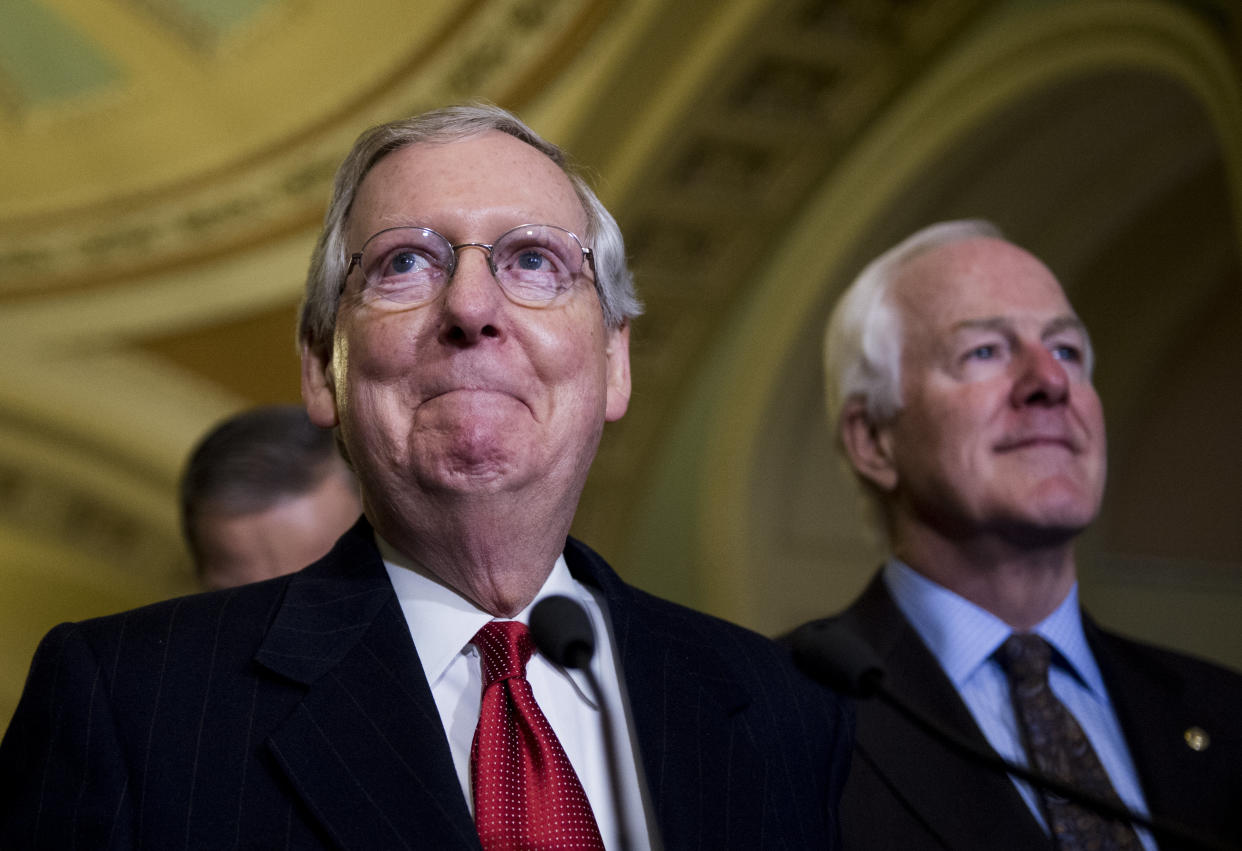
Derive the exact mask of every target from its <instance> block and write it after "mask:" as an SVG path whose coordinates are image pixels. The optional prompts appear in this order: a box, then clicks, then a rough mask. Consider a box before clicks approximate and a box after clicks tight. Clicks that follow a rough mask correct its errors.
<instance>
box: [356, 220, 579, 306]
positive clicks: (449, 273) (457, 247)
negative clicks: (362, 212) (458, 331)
mask: <svg viewBox="0 0 1242 851" xmlns="http://www.w3.org/2000/svg"><path fill="white" fill-rule="evenodd" d="M522 228H553V229H555V230H559V231H561V232H563V233H567V234H569V235H570V236H571V237H573V240H574V242H576V243H577V244H578V249H579V250H580V251H581V252H582V259H583V261H584V262H585V263H586V265H587V266H590V267H591V284H592V286H594V287H595V288H596V289H597V290H598V289H599V277H598V273H597V272H596V270H595V251H594V249H592V248H588V247H587V246H585V245H583V244H582V238H581V237H579V236H578V234H576V233H574V232H573V231H571V230H570V229H569V228H563V227H561V226H560V225H545V224H536V223H534V222H527V223H525V224H521V225H516V226H514V227H511V228H509V229H508V230H507V231H505V232H504V233H502V234H501V235H500V236H498V237H496V238H495V239H494V240H493V241H491V242H459V243H457V244H454V243H453V241H452V240H450V239H449V238H448V237H447V236H445V235H444V234H442V233H440V232H439V231H438V230H436V229H435V228H429V227H426V226H425V225H393V226H392V227H390V228H382V229H380V230H377V231H376V232H375V233H373V234H371V235H370V236H368V237H367V238H366V239H365V240H364V241H363V243H362V248H361V249H360V250H358V251H355V252H354V253H352V254H350V255H349V263H348V264H347V265H346V267H345V274H344V275H342V276H341V288H340V293H344V292H345V287H346V286H348V285H349V276H350V275H351V274H353V271H354V269H355V268H357V269H361V268H362V254H363V252H364V251H366V247H367V245H368V244H369V243H370V242H371V240H373V239H375V238H376V237H377V236H379V235H380V234H384V233H389V232H390V231H394V230H421V231H426V232H427V233H432V234H435V235H436V236H438V237H439V238H440V239H442V240H444V243H445V245H447V246H448V247H449V251H450V252H451V254H452V257H453V265H452V266H451V267H449V268H448V269H445V272H446V274H445V277H444V284H443V286H445V287H447V286H448V285H449V283H451V282H452V280H453V276H454V275H456V274H457V252H459V251H461V250H462V249H463V248H481V249H483V250H484V251H485V252H487V268H488V269H489V270H490V271H491V273H492V278H493V279H495V281H496V284H497V285H498V286H499V287H500V288H501V290H503V291H504V292H505V294H506V295H508V293H509V291H508V290H507V289H505V287H504V285H503V284H501V283H500V275H499V273H498V272H497V270H496V264H495V262H494V260H493V256H494V255H493V251H494V250H495V247H496V243H498V242H500V241H501V240H502V239H504V238H505V237H506V236H508V235H509V234H511V233H513V232H514V231H517V230H521V229H522ZM581 273H582V266H581V265H579V266H578V269H577V271H575V272H574V276H575V277H577V276H578V275H580V274H581ZM363 280H364V282H365V280H366V276H365V273H364V275H363ZM429 301H430V299H429Z"/></svg>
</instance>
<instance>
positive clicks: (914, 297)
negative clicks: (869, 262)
mask: <svg viewBox="0 0 1242 851" xmlns="http://www.w3.org/2000/svg"><path fill="white" fill-rule="evenodd" d="M892 297H893V300H894V304H895V305H896V306H897V308H898V310H899V311H900V313H901V315H902V321H903V324H905V325H907V326H908V327H911V328H913V327H916V326H920V325H922V326H925V327H928V328H934V329H941V330H943V329H948V328H951V327H954V326H956V325H958V324H960V323H962V322H972V321H978V320H988V319H997V318H1008V319H1011V320H1012V321H1014V322H1020V323H1023V324H1026V323H1032V322H1033V323H1037V324H1038V323H1044V322H1052V321H1057V320H1063V319H1064V318H1067V317H1073V316H1074V315H1075V314H1074V309H1073V307H1072V306H1071V305H1070V303H1069V299H1068V298H1067V297H1066V295H1065V291H1064V290H1063V289H1062V288H1061V285H1060V283H1059V282H1058V281H1057V279H1056V277H1055V276H1054V275H1053V274H1052V272H1051V271H1050V270H1049V269H1048V267H1047V266H1045V265H1044V264H1043V263H1042V262H1041V261H1040V260H1039V259H1038V258H1036V257H1035V256H1034V255H1032V254H1030V253H1029V252H1027V251H1025V250H1024V249H1022V248H1020V247H1018V246H1016V245H1013V244H1012V243H1009V242H1005V241H1004V240H1000V239H995V238H992V237H978V238H972V239H966V240H959V241H956V242H951V243H946V244H944V245H939V246H934V247H932V248H929V249H927V250H925V251H923V252H921V253H920V254H918V255H916V256H914V257H912V258H910V259H909V260H907V262H906V263H905V264H903V266H902V267H901V268H900V270H899V271H898V272H897V275H896V276H895V278H894V283H893V291H892Z"/></svg>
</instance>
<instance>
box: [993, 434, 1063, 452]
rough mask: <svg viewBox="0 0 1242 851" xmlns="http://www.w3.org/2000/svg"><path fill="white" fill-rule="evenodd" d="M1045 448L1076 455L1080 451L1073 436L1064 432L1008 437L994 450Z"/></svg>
mask: <svg viewBox="0 0 1242 851" xmlns="http://www.w3.org/2000/svg"><path fill="white" fill-rule="evenodd" d="M1043 447H1057V448H1061V449H1066V450H1068V451H1070V452H1072V453H1075V454H1077V453H1078V452H1079V451H1080V449H1079V443H1078V441H1077V440H1075V439H1074V437H1073V436H1072V435H1069V434H1065V433H1064V432H1055V433H1052V432H1036V433H1032V434H1016V435H1006V436H1005V437H1003V438H1002V439H1001V440H1000V441H999V442H997V444H996V445H995V447H994V449H995V450H996V451H997V452H1017V451H1019V450H1022V449H1040V448H1043Z"/></svg>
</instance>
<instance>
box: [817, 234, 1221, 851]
mask: <svg viewBox="0 0 1242 851" xmlns="http://www.w3.org/2000/svg"><path fill="white" fill-rule="evenodd" d="M1092 357H1093V355H1092V349H1091V343H1090V340H1089V338H1088V335H1087V330H1086V328H1085V327H1084V326H1083V323H1082V322H1081V321H1080V320H1079V319H1078V317H1077V316H1076V314H1075V313H1074V310H1073V308H1072V307H1071V306H1070V304H1069V301H1068V300H1067V299H1066V296H1065V293H1064V292H1063V291H1062V289H1061V286H1060V284H1059V283H1058V282H1057V280H1056V278H1055V277H1054V276H1053V275H1052V273H1051V272H1050V271H1049V270H1048V269H1047V268H1046V267H1045V266H1044V264H1043V263H1041V262H1040V261H1039V260H1038V259H1036V258H1035V257H1034V256H1032V255H1031V254H1029V253H1028V252H1026V251H1024V250H1023V249H1021V248H1019V247H1018V246H1016V245H1014V244H1012V243H1010V242H1008V241H1006V240H1005V239H1003V238H1002V236H1001V235H1000V233H999V232H998V231H997V230H996V229H995V228H994V227H992V226H991V225H990V224H987V223H985V222H979V221H959V222H946V223H941V224H937V225H933V226H931V227H929V228H926V229H924V230H921V231H919V232H918V233H916V234H914V235H913V236H911V237H909V238H908V239H906V240H905V241H903V242H902V243H900V244H899V245H897V246H896V247H895V248H893V249H891V250H890V251H888V252H886V253H885V254H883V255H882V256H880V257H879V258H877V259H876V260H875V261H874V262H872V263H871V264H870V265H869V266H867V267H866V268H865V269H864V270H863V272H862V273H861V274H860V275H859V277H858V278H857V279H856V280H855V282H854V283H853V284H852V285H851V287H850V288H849V289H848V290H847V291H846V293H845V294H844V296H843V297H842V298H841V300H840V302H839V303H838V305H837V307H836V309H835V310H834V312H833V315H832V317H831V319H830V320H829V325H828V332H827V337H826V364H827V376H828V402H829V409H830V412H831V417H832V422H833V423H834V425H835V427H836V429H837V438H838V442H839V446H840V448H841V450H842V451H843V453H844V455H845V458H846V459H847V461H848V463H849V465H850V467H851V468H852V469H853V471H854V473H855V474H856V476H857V478H858V480H859V482H860V483H861V485H862V486H863V488H864V490H865V492H866V495H867V496H868V497H869V499H870V501H871V503H872V507H873V508H874V509H875V511H876V514H877V517H878V518H879V520H880V522H881V523H882V526H883V531H884V532H885V534H886V537H887V541H888V544H889V548H890V551H891V553H892V556H891V558H890V559H889V560H888V561H887V563H886V564H885V565H884V566H883V568H882V570H881V571H880V573H879V575H878V576H876V578H875V579H874V580H873V581H872V582H871V583H870V585H869V586H868V587H867V589H866V590H865V591H864V593H863V594H862V596H861V597H860V598H859V599H858V600H857V601H856V602H855V603H854V604H853V605H852V606H850V608H849V609H847V610H846V611H845V612H844V613H843V614H841V615H839V616H838V617H837V618H835V619H831V620H835V621H837V622H839V623H841V624H844V625H846V626H848V627H849V628H851V629H852V630H853V631H854V632H856V633H857V634H858V635H860V636H861V637H863V638H864V639H865V640H866V641H867V642H868V643H869V644H870V645H871V646H872V647H873V648H874V650H875V651H876V652H877V654H878V655H879V657H880V659H881V660H882V662H883V664H884V666H885V668H886V670H887V683H888V686H889V687H890V688H891V689H892V690H894V691H895V692H897V693H899V694H900V695H904V697H905V698H906V700H908V701H909V702H911V703H913V704H916V705H917V706H918V707H919V708H921V709H923V710H925V711H926V712H928V713H931V714H933V715H934V716H937V717H938V718H939V719H940V720H941V722H942V723H943V724H944V725H946V726H948V727H950V728H951V729H953V730H955V731H956V732H958V733H959V734H960V735H962V736H964V737H966V738H969V739H971V740H973V741H975V742H976V743H977V744H978V746H980V747H981V748H988V747H991V748H993V749H994V750H995V751H996V752H997V753H999V754H1000V755H1001V756H1003V757H1006V758H1008V759H1010V760H1013V761H1017V762H1022V763H1030V764H1032V765H1033V767H1037V768H1040V769H1042V770H1043V771H1044V772H1045V773H1057V774H1059V775H1060V776H1061V777H1062V778H1063V779H1065V780H1068V781H1070V782H1071V783H1073V784H1074V785H1077V786H1081V787H1084V788H1086V789H1088V790H1089V791H1092V792H1094V793H1095V794H1097V795H1098V796H1101V797H1107V798H1110V799H1111V800H1114V801H1119V802H1123V803H1124V804H1125V805H1126V806H1128V807H1129V808H1131V809H1132V810H1136V811H1138V812H1140V813H1148V814H1151V815H1153V816H1156V817H1158V818H1162V819H1166V820H1170V821H1175V822H1177V823H1179V824H1182V825H1184V826H1187V827H1189V828H1191V829H1193V830H1197V831H1198V832H1200V833H1202V834H1206V835H1208V836H1214V837H1217V838H1219V839H1220V840H1222V841H1225V842H1228V843H1242V816H1240V813H1242V810H1240V809H1239V807H1238V806H1237V803H1238V802H1239V801H1242V737H1240V736H1239V733H1238V732H1237V731H1238V729H1239V727H1238V723H1237V720H1236V713H1237V709H1238V707H1239V706H1242V678H1240V677H1238V676H1237V675H1235V674H1233V673H1230V672H1227V671H1225V670H1222V669H1219V668H1216V667H1214V666H1211V665H1208V664H1206V663H1202V662H1199V661H1196V660H1192V659H1188V658H1186V657H1184V656H1180V655H1177V654H1174V653H1170V652H1167V651H1164V650H1159V649H1156V648H1152V647H1148V646H1145V645H1141V644H1138V643H1135V642H1132V641H1128V640H1125V639H1122V638H1121V637H1119V636H1116V635H1114V634H1111V633H1109V632H1106V631H1104V630H1102V629H1100V628H1099V627H1098V626H1097V625H1096V624H1094V623H1093V622H1092V621H1091V619H1090V618H1088V617H1087V616H1086V615H1084V614H1083V613H1082V612H1081V611H1080V609H1079V605H1078V597H1077V577H1076V570H1075V560H1074V541H1075V538H1076V537H1077V536H1078V534H1079V533H1080V532H1082V531H1083V529H1085V528H1086V527H1087V525H1088V524H1089V523H1090V522H1091V521H1092V520H1093V518H1094V517H1095V516H1096V512H1097V511H1098V509H1099V506H1100V500H1101V496H1102V494H1103V490H1104V479H1105V433H1104V417H1103V412H1102V407H1101V404H1100V399H1099V396H1098V395H1097V394H1096V391H1095V388H1094V387H1093V386H1092V382H1091V371H1092ZM842 822H843V825H844V830H845V837H846V845H847V847H849V848H855V849H893V848H901V849H904V851H910V850H911V849H953V851H971V850H972V849H978V851H983V849H989V850H990V849H997V848H1005V849H1008V851H1013V849H1049V848H1061V849H1078V848H1088V847H1090V848H1108V849H1137V848H1147V849H1151V848H1153V847H1155V845H1154V840H1153V837H1152V836H1150V835H1148V834H1146V833H1144V832H1143V831H1141V830H1138V831H1136V830H1134V829H1133V828H1132V827H1130V826H1129V825H1128V824H1126V823H1118V822H1110V821H1108V820H1107V819H1102V818H1096V817H1094V816H1093V814H1092V813H1091V812H1089V811H1084V810H1081V809H1078V808H1076V807H1074V806H1073V805H1069V804H1067V803H1066V802H1065V801H1064V800H1063V799H1057V798H1056V797H1055V796H1049V795H1045V794H1041V793H1038V792H1036V791H1034V790H1033V789H1032V788H1030V787H1029V786H1027V785H1026V784H1023V783H1019V782H1016V781H1013V780H1011V779H1010V778H1009V777H1007V776H1005V775H1004V774H1000V773H996V772H992V771H990V770H988V769H985V768H982V767H979V766H977V765H975V764H972V763H970V762H968V761H966V760H964V759H963V758H961V757H960V756H958V755H957V754H956V753H954V752H952V751H950V750H949V749H947V748H946V747H945V746H943V745H942V744H941V743H940V742H938V741H936V740H934V739H932V738H930V737H929V736H928V735H926V734H925V733H923V732H921V731H920V730H917V729H914V728H912V727H911V726H910V724H909V723H908V722H907V721H906V720H905V719H904V718H903V717H901V716H900V715H898V714H896V713H895V712H894V711H893V710H892V709H891V708H890V707H888V706H887V705H886V704H881V703H878V702H875V701H871V702H867V703H863V704H861V705H860V706H859V707H858V727H857V740H856V747H855V755H854V762H853V767H852V769H851V774H850V779H849V781H848V782H847V786H846V793H845V796H844V798H843V802H842ZM1161 847H1169V846H1166V845H1162V846H1161Z"/></svg>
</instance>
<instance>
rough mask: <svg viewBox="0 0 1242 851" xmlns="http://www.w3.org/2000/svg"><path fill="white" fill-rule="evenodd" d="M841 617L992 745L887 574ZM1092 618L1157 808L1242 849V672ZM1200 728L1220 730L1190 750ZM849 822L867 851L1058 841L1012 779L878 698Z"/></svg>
mask: <svg viewBox="0 0 1242 851" xmlns="http://www.w3.org/2000/svg"><path fill="white" fill-rule="evenodd" d="M838 617H839V619H840V620H842V621H844V622H846V623H847V624H848V625H849V626H850V628H851V629H853V630H854V631H855V632H857V633H858V634H859V635H861V636H862V637H863V638H865V639H866V640H867V642H868V643H869V644H871V646H872V647H874V648H875V650H876V651H877V653H878V654H879V656H880V658H881V660H882V661H883V663H884V665H885V667H886V669H887V678H886V682H887V684H888V686H889V687H890V688H892V689H893V690H894V691H896V692H897V693H898V694H901V695H904V696H905V697H906V698H907V699H908V700H909V701H910V702H911V703H913V704H915V705H916V706H918V707H919V708H921V709H923V710H925V711H927V712H930V713H932V714H934V715H935V716H937V717H938V718H939V719H940V720H941V722H942V723H944V724H945V725H946V726H949V727H951V728H952V729H954V730H956V731H957V732H958V733H960V734H961V735H962V736H963V737H964V738H967V739H970V740H971V741H973V742H975V743H976V744H977V745H979V746H980V747H981V748H984V749H988V745H987V741H986V739H985V738H984V736H983V733H982V732H981V731H980V730H979V728H978V726H977V725H976V724H975V721H974V718H973V716H972V715H971V714H970V710H969V709H967V708H966V704H965V703H963V702H962V700H961V698H960V697H959V696H958V693H957V690H956V689H954V687H953V684H952V683H951V682H950V681H949V679H948V677H947V676H946V675H945V674H944V672H943V670H942V669H941V667H940V665H939V663H938V662H937V661H936V659H935V657H934V656H932V654H931V651H929V650H928V649H927V646H926V645H925V644H923V642H922V640H921V639H920V638H919V636H918V633H916V632H915V631H914V627H912V626H910V623H909V621H907V620H906V619H905V616H904V615H902V614H901V611H900V610H899V609H898V608H897V604H896V603H894V602H893V599H892V597H891V596H890V595H889V593H888V589H887V587H886V586H885V585H884V583H883V581H882V580H881V579H880V578H879V576H877V577H876V578H875V579H874V580H873V581H872V582H871V584H870V585H869V586H868V587H867V589H866V590H865V591H864V592H863V594H862V596H861V597H859V599H858V600H857V601H855V603H854V604H853V605H852V606H850V608H848V609H847V610H846V611H845V612H844V613H843V614H841V615H839V616H838ZM1083 620H1084V628H1085V630H1086V634H1087V641H1088V643H1089V644H1090V645H1091V649H1092V652H1093V653H1094V654H1095V658H1096V661H1097V662H1098V663H1099V665H1100V672H1101V673H1102V674H1103V676H1104V680H1105V683H1106V684H1107V686H1108V690H1109V694H1110V696H1111V697H1112V700H1113V705H1114V706H1115V707H1116V710H1117V715H1118V718H1119V720H1120V722H1121V727H1122V731H1123V732H1124V734H1125V737H1126V742H1127V744H1128V745H1129V747H1130V753H1131V756H1132V757H1133V758H1134V763H1135V768H1136V770H1137V771H1138V775H1139V782H1140V783H1141V784H1142V786H1143V792H1144V794H1145V796H1146V798H1147V805H1148V808H1149V810H1150V811H1151V813H1152V814H1153V815H1155V816H1158V817H1161V818H1165V819H1168V820H1171V821H1174V822H1176V823H1178V824H1181V825H1184V826H1186V827H1189V828H1192V829H1194V830H1195V831H1197V832H1198V833H1200V834H1203V835H1207V836H1210V837H1215V838H1218V839H1219V840H1221V841H1223V842H1225V843H1228V844H1230V845H1233V844H1237V845H1238V846H1239V847H1240V848H1242V677H1240V676H1239V675H1237V674H1235V673H1233V672H1231V671H1227V670H1224V669H1222V668H1218V667H1216V666H1215V665H1209V664H1207V663H1205V662H1201V661H1198V660H1196V659H1191V658H1189V657H1186V656H1182V655H1180V654H1177V653H1172V652H1170V651H1167V650H1161V649H1159V648H1156V647H1151V646H1148V645H1145V644H1140V643H1138V642H1135V641H1130V640H1128V639H1125V638H1122V637H1120V636H1118V635H1115V634H1113V633H1109V632H1106V631H1105V630H1102V629H1100V628H1099V627H1098V626H1096V625H1095V624H1094V623H1093V622H1092V621H1091V620H1090V619H1089V618H1087V617H1085V616H1084V619H1083ZM1195 726H1198V727H1201V728H1203V729H1204V730H1206V731H1208V733H1209V735H1210V736H1211V743H1210V744H1209V746H1208V747H1207V749H1206V750H1203V751H1195V750H1192V749H1191V748H1190V747H1188V746H1187V744H1186V741H1185V738H1184V734H1185V731H1186V730H1187V729H1189V728H1191V727H1195ZM841 820H842V825H843V830H844V835H845V845H846V848H849V849H856V850H857V851H867V850H868V849H875V851H888V849H896V848H900V849H906V851H923V849H927V851H995V849H998V848H1004V849H1006V851H1051V849H1052V844H1051V843H1050V842H1049V840H1048V839H1047V837H1046V836H1045V834H1044V833H1043V831H1042V830H1041V829H1040V827H1039V825H1038V823H1036V821H1035V819H1034V818H1033V817H1032V816H1031V812H1030V810H1029V809H1028V808H1027V806H1026V804H1025V802H1023V800H1022V798H1021V797H1020V796H1019V795H1018V792H1017V790H1016V789H1015V788H1014V786H1013V783H1012V782H1010V780H1009V778H1008V777H1005V776H1004V775H999V774H994V773H992V772H990V771H988V770H987V769H982V768H978V767H975V766H973V765H970V764H968V763H966V762H964V761H963V760H962V759H961V758H960V757H958V756H957V755H956V754H954V753H952V752H950V751H949V750H948V749H947V748H945V747H944V746H942V745H940V744H938V743H936V742H934V741H931V740H930V739H929V738H928V737H927V736H925V735H924V734H923V733H921V732H920V731H918V730H916V729H914V728H912V727H911V725H910V724H909V722H907V721H906V720H905V719H903V718H902V717H900V716H899V715H897V713H896V712H895V711H893V710H892V709H890V708H889V707H888V706H887V705H885V704H883V703H880V702H879V701H875V700H872V701H867V702H863V703H860V704H859V705H858V738H857V743H856V750H855V753H854V764H853V768H852V770H851V773H850V778H849V781H848V783H847V784H846V791H845V794H844V797H843V799H842V803H841ZM1160 847H1161V849H1162V851H1168V850H1169V849H1171V848H1172V847H1174V846H1173V845H1171V844H1168V843H1163V842H1162V843H1161V846H1160Z"/></svg>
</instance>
